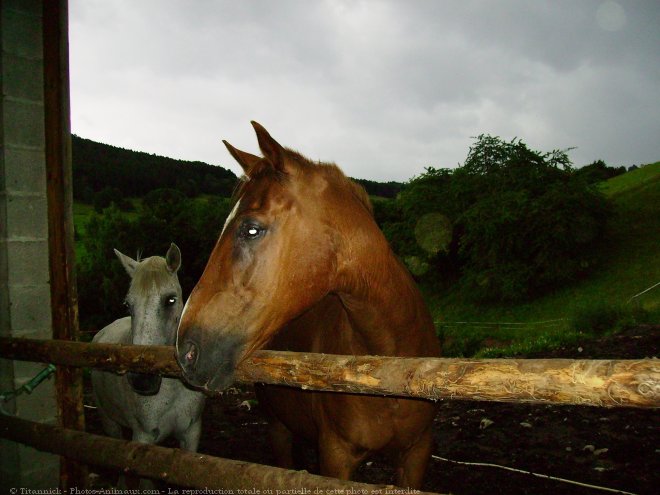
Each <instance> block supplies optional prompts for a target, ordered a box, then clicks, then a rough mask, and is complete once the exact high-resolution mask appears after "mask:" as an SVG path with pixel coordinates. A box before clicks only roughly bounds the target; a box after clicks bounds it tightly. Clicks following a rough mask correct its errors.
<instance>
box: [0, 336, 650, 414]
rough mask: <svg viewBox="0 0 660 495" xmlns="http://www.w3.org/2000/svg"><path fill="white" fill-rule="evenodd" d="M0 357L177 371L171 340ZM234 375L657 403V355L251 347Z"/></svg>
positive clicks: (11, 345)
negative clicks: (353, 352)
mask: <svg viewBox="0 0 660 495" xmlns="http://www.w3.org/2000/svg"><path fill="white" fill-rule="evenodd" d="M0 356H1V357H5V358H10V359H20V360H27V361H39V362H44V363H54V364H65V365H68V366H89V367H94V368H100V369H105V370H113V371H117V372H120V373H123V372H126V371H128V370H129V369H130V370H132V371H138V372H144V373H154V374H161V375H164V376H172V377H178V376H180V373H181V372H180V369H179V366H178V364H177V363H176V360H175V359H174V351H173V348H172V347H165V346H126V345H117V344H85V343H81V342H65V341H55V340H50V341H49V340H46V341H44V340H30V339H9V338H0ZM237 378H238V380H239V381H241V382H260V383H268V384H276V385H286V386H291V387H300V388H302V389H306V390H307V389H308V390H320V391H333V392H347V393H360V394H372V395H394V396H401V397H418V398H425V399H431V400H438V399H466V400H483V401H498V402H527V403H546V404H549V403H554V404H578V405H592V406H601V407H638V408H658V407H660V361H659V360H657V359H642V360H569V359H484V360H476V359H440V358H399V357H379V356H337V355H329V354H307V353H294V352H276V351H257V352H255V353H254V354H253V355H252V356H251V357H249V358H248V359H246V360H245V361H244V362H243V363H241V365H240V366H239V367H238V369H237Z"/></svg>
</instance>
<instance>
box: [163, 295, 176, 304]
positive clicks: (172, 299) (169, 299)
mask: <svg viewBox="0 0 660 495" xmlns="http://www.w3.org/2000/svg"><path fill="white" fill-rule="evenodd" d="M175 302H176V296H170V297H167V298H166V299H165V306H172V305H173V304H174V303H175Z"/></svg>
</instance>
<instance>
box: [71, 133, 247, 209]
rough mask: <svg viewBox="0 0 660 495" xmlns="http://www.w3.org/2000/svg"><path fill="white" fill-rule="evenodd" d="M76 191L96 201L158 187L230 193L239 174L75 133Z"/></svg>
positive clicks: (82, 198)
mask: <svg viewBox="0 0 660 495" xmlns="http://www.w3.org/2000/svg"><path fill="white" fill-rule="evenodd" d="M71 139H72V161H73V194H74V198H75V199H76V200H77V201H81V202H83V203H92V201H93V196H94V195H95V194H98V193H100V192H102V191H104V190H105V191H106V192H107V191H113V193H114V195H115V197H117V196H118V197H117V199H120V198H121V197H141V196H144V195H145V194H147V193H148V192H150V191H153V190H155V189H163V188H171V189H178V190H179V191H181V192H183V193H184V194H186V195H188V196H197V195H199V194H215V195H219V196H230V195H231V193H232V191H233V188H234V185H235V184H236V175H234V173H233V172H231V171H230V170H227V169H225V168H222V167H219V166H214V165H209V164H207V163H202V162H192V161H185V160H175V159H173V158H167V157H164V156H158V155H152V154H149V153H144V152H141V151H132V150H127V149H124V148H118V147H116V146H111V145H108V144H102V143H97V142H95V141H91V140H89V139H84V138H81V137H78V136H75V135H74V136H72V138H71Z"/></svg>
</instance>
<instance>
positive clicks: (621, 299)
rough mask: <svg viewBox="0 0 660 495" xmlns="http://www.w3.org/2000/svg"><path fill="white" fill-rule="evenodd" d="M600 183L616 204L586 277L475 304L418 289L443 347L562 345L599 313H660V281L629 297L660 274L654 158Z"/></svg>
mask: <svg viewBox="0 0 660 495" xmlns="http://www.w3.org/2000/svg"><path fill="white" fill-rule="evenodd" d="M600 187H601V190H602V191H603V192H604V193H605V195H606V196H608V197H609V198H610V199H611V200H612V205H613V208H614V212H613V215H612V219H611V221H610V223H609V228H608V230H609V232H608V236H607V242H606V243H605V245H604V246H603V253H602V254H603V262H602V263H601V265H600V266H599V267H597V268H596V269H595V270H594V271H592V272H591V274H590V275H589V277H588V278H585V279H584V280H578V281H576V282H575V283H574V284H572V285H570V286H567V287H563V288H561V289H559V290H556V291H554V292H552V293H550V294H547V295H546V296H544V297H541V298H538V299H536V300H534V301H531V302H528V303H524V304H508V305H490V306H484V305H475V304H470V303H468V302H466V301H465V300H464V298H462V297H461V294H460V293H459V292H458V291H456V290H449V291H447V292H445V293H436V292H433V291H431V290H428V289H425V290H424V293H425V297H426V299H427V301H428V304H429V306H430V308H431V312H432V314H433V317H434V321H435V322H436V327H437V328H438V332H439V334H440V335H441V336H442V337H443V339H444V340H445V348H446V351H447V353H448V354H451V355H466V356H467V355H473V354H475V353H477V355H480V356H484V357H487V356H491V357H497V356H501V355H505V354H513V353H523V354H524V353H525V352H528V351H532V350H540V349H543V348H548V347H552V346H555V345H560V344H561V345H565V344H566V343H569V342H570V341H571V340H575V339H576V338H578V337H580V336H581V334H587V335H590V334H593V333H594V332H593V329H592V328H591V326H592V325H591V324H590V323H589V322H590V321H593V320H598V318H599V316H598V315H599V313H600V314H604V313H608V314H614V313H615V314H614V315H613V316H611V320H612V321H611V324H610V326H611V328H610V329H609V330H610V331H612V330H616V329H617V327H620V326H622V325H625V324H631V323H633V322H635V321H640V320H649V321H654V322H658V321H660V287H657V288H655V289H653V290H650V291H649V292H647V293H645V294H643V295H641V296H639V297H636V298H634V299H631V298H633V296H635V295H636V294H639V293H640V292H642V291H644V290H645V289H647V288H649V287H651V286H653V285H654V284H656V283H657V282H660V162H656V163H654V164H650V165H647V166H645V167H642V168H639V169H637V170H634V171H631V172H628V173H626V174H623V175H620V176H617V177H614V178H612V179H610V180H608V181H606V182H605V183H603V184H602V185H601V186H600ZM589 315H591V316H589ZM548 321H552V322H553V323H552V324H551V325H548V324H544V323H543V322H548ZM457 322H460V323H457ZM580 327H582V328H580ZM485 348H494V350H484V349H485Z"/></svg>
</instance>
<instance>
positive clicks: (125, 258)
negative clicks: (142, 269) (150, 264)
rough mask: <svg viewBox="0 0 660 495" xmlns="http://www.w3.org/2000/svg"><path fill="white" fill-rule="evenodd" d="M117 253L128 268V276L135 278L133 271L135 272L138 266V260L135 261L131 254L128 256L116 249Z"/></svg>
mask: <svg viewBox="0 0 660 495" xmlns="http://www.w3.org/2000/svg"><path fill="white" fill-rule="evenodd" d="M115 254H116V255H117V258H119V261H120V262H121V264H122V265H123V267H124V270H126V273H128V276H129V277H131V278H133V273H135V267H136V266H137V264H138V262H137V261H135V260H134V259H133V258H131V257H130V256H126V255H125V254H123V253H120V252H119V251H117V250H116V249H115Z"/></svg>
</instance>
